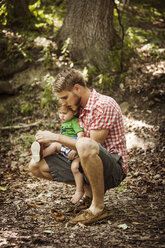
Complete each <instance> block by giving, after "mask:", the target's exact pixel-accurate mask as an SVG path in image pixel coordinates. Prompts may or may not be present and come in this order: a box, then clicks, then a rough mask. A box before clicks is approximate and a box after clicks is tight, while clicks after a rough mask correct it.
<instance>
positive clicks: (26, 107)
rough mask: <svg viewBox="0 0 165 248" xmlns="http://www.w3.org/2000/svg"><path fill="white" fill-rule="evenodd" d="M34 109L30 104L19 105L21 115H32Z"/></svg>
mask: <svg viewBox="0 0 165 248" xmlns="http://www.w3.org/2000/svg"><path fill="white" fill-rule="evenodd" d="M33 110H34V107H33V105H32V104H31V103H29V102H24V103H23V104H22V105H21V108H20V111H21V113H22V114H23V115H25V116H28V115H30V114H32V113H33Z"/></svg>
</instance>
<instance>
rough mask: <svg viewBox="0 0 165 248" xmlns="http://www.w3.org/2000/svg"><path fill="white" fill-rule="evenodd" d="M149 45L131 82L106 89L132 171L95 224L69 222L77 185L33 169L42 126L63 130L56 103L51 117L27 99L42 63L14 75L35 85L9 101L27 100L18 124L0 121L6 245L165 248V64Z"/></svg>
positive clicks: (0, 241) (0, 220) (0, 228)
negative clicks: (117, 112)
mask: <svg viewBox="0 0 165 248" xmlns="http://www.w3.org/2000/svg"><path fill="white" fill-rule="evenodd" d="M147 25H151V26H147ZM154 25H155V26H154ZM154 25H152V24H151V23H147V24H146V27H147V28H149V30H150V29H152V30H154V28H155V29H156V30H158V29H159V30H160V29H161V28H162V26H161V25H164V24H163V22H159V23H155V24H154ZM142 26H143V25H142ZM163 28H164V26H163ZM162 30H163V29H162ZM147 49H148V48H146V47H145V46H141V47H139V48H138V49H137V50H138V53H141V55H142V56H139V57H138V56H136V57H135V58H132V59H131V61H130V65H129V68H128V71H127V73H126V74H127V75H126V79H125V81H124V82H123V83H121V84H120V85H118V86H116V87H115V88H114V90H113V91H112V92H108V94H109V95H111V96H112V97H114V98H115V99H116V101H117V102H118V103H119V104H120V106H121V109H122V111H123V119H124V123H125V127H126V137H127V146H128V174H127V177H126V179H125V180H124V181H123V182H122V183H121V185H120V186H119V187H117V188H115V189H111V190H109V191H107V192H106V194H105V205H106V208H107V210H108V212H109V216H108V217H107V218H106V219H104V220H102V221H99V222H97V223H94V224H91V225H82V224H79V223H78V224H77V225H70V224H69V220H70V219H71V218H72V217H73V216H74V206H73V205H72V204H71V203H70V199H71V196H72V194H73V193H74V190H75V188H74V186H71V185H66V184H62V183H56V182H51V181H46V180H42V179H38V178H35V177H33V176H32V175H31V174H30V172H29V170H28V163H29V161H30V158H31V152H30V144H31V141H32V136H34V135H35V133H36V130H37V129H39V128H41V129H49V130H50V131H55V130H57V131H59V126H60V123H59V118H58V116H57V114H56V113H55V112H52V108H51V111H50V112H49V111H48V110H47V112H48V113H47V114H45V111H44V110H43V108H41V109H35V110H34V111H33V115H31V114H29V115H28V107H29V105H26V104H25V102H23V101H24V100H25V98H26V99H28V101H29V102H30V103H31V102H35V101H36V100H37V99H38V98H40V91H43V88H42V87H40V86H39V85H38V81H35V75H36V74H35V73H36V72H37V68H38V66H37V65H36V64H32V65H31V66H30V67H29V68H27V71H26V72H27V73H25V75H24V78H22V80H21V77H22V74H20V73H18V74H16V77H15V79H17V78H19V75H21V77H20V78H19V80H20V81H24V80H25V78H27V76H28V75H30V76H31V77H32V78H33V77H34V85H35V86H34V85H33V86H34V87H33V86H31V88H30V87H28V86H26V87H25V88H24V89H23V88H22V89H21V90H20V91H19V94H18V96H16V97H14V101H13V102H12V104H11V108H12V109H14V107H17V104H18V105H19V104H21V103H20V99H21V101H22V103H23V104H24V105H22V106H23V107H24V108H23V107H22V113H23V112H25V111H26V110H27V116H23V114H16V113H15V112H14V114H15V116H14V115H13V121H12V127H9V124H10V121H8V122H6V123H7V124H6V125H7V126H6V127H5V128H3V127H2V125H0V143H1V152H0V247H2V248H11V247H14V248H26V247H29V248H34V247H36V248H38V247H42V248H44V247H45V248H54V247H66V248H69V247H74V248H76V247H84V248H96V247H97V248H98V247H99V248H107V247H108V248H114V247H116V248H119V247H123V248H124V247H125V248H141V247H142V248H158V247H159V248H162V247H165V231H164V226H165V218H164V217H165V210H164V209H165V201H164V186H165V167H164V165H165V158H164V154H165V136H164V131H165V125H164V122H165V103H164V93H165V90H164V81H165V63H164V61H163V60H162V59H159V58H158V59H157V60H155V61H154V62H153V58H152V55H153V54H152V53H153V49H151V50H150V51H149V50H147ZM163 49H164V47H163ZM161 51H162V50H161ZM37 54H39V53H38V52H37ZM154 56H155V54H154ZM41 64H42V61H41ZM46 70H47V69H46V68H45V71H46ZM28 79H29V78H28ZM27 81H28V80H27ZM28 88H29V89H28ZM23 90H24V91H23ZM28 90H31V92H29V91H28ZM26 94H27V95H26ZM21 97H22V98H21ZM10 98H11V99H13V96H11V97H10ZM26 107H27V109H26ZM14 111H16V108H15V109H14ZM7 118H8V117H6V119H7ZM2 122H3V119H2V121H1V124H2ZM22 123H24V124H26V126H25V125H21V124H22ZM33 124H34V126H33ZM52 209H56V210H59V211H61V212H62V214H63V216H64V220H63V221H62V222H57V221H56V220H55V219H54V218H53V217H52V215H51V210H52Z"/></svg>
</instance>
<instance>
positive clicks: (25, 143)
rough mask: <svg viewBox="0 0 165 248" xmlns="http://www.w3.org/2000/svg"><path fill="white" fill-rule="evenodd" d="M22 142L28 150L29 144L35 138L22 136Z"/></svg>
mask: <svg viewBox="0 0 165 248" xmlns="http://www.w3.org/2000/svg"><path fill="white" fill-rule="evenodd" d="M22 140H23V142H24V148H25V149H28V148H30V147H31V144H32V143H33V142H34V140H35V137H34V135H24V136H22Z"/></svg>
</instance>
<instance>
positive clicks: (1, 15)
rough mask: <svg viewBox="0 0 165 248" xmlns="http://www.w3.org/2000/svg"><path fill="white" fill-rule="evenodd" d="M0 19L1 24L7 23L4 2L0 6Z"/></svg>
mask: <svg viewBox="0 0 165 248" xmlns="http://www.w3.org/2000/svg"><path fill="white" fill-rule="evenodd" d="M0 19H1V24H2V25H3V26H6V24H7V8H6V4H5V3H3V4H1V8H0Z"/></svg>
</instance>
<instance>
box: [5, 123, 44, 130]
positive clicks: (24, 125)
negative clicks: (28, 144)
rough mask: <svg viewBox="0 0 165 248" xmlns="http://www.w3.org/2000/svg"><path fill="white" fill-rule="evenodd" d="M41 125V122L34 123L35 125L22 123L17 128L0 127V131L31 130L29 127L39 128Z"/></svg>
mask: <svg viewBox="0 0 165 248" xmlns="http://www.w3.org/2000/svg"><path fill="white" fill-rule="evenodd" d="M39 124H41V121H37V122H34V123H30V124H23V123H21V124H20V125H15V126H6V127H0V130H9V129H21V128H29V127H33V126H37V125H39Z"/></svg>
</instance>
